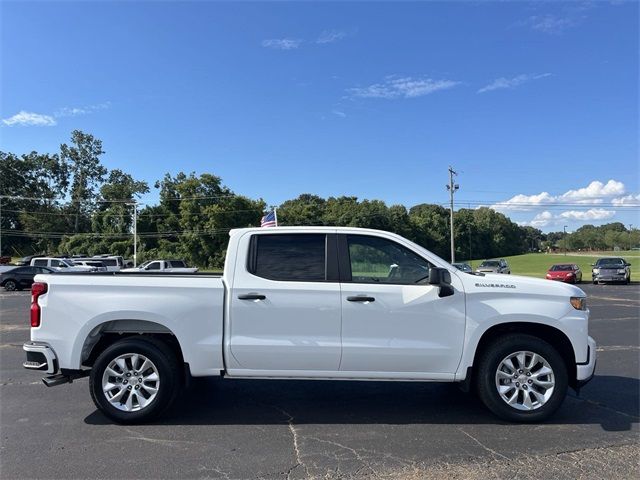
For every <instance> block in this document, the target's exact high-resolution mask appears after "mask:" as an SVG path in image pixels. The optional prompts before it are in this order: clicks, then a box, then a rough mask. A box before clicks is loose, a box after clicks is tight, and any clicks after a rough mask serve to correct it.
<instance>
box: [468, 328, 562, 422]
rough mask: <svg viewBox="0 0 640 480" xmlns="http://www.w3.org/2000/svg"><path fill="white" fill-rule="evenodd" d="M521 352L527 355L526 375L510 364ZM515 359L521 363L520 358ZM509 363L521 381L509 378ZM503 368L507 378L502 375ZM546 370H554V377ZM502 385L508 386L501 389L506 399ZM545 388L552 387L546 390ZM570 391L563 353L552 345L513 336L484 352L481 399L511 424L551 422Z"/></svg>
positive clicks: (479, 377) (479, 380)
mask: <svg viewBox="0 0 640 480" xmlns="http://www.w3.org/2000/svg"><path fill="white" fill-rule="evenodd" d="M517 352H526V354H525V357H524V358H525V368H523V369H522V370H523V373H522V374H520V373H519V369H518V368H515V364H514V363H513V362H512V361H511V360H508V359H509V357H510V356H512V355H513V354H515V353H517ZM532 353H533V354H536V355H537V358H538V359H539V361H538V363H533V362H532V360H533V357H532V356H531V354H532ZM515 359H516V361H517V360H518V357H517V356H516V357H515ZM505 361H506V363H507V364H509V362H511V363H510V365H511V367H512V368H513V370H514V374H518V377H517V379H516V378H514V377H513V376H512V375H511V373H509V374H506V372H507V371H508V368H507V365H505ZM518 363H519V362H518ZM526 366H529V367H530V373H531V375H530V376H527V374H526V373H527V368H526ZM499 368H500V369H501V371H502V372H505V375H502V374H499V373H498V369H499ZM543 368H550V369H551V374H550V375H549V374H546V375H545V374H544V372H545V371H546V370H544V371H543ZM514 380H519V381H514ZM525 381H526V382H527V384H525V383H524V382H525ZM498 382H500V383H502V382H504V384H502V385H501V387H502V388H503V395H504V396H505V398H504V399H503V396H502V395H501V394H500V392H499V391H498ZM534 382H535V383H534ZM542 384H545V385H547V386H549V385H551V387H550V388H543V387H542ZM516 385H519V387H516ZM567 387H568V375H567V367H566V365H565V363H564V360H563V358H562V356H561V355H560V353H559V352H558V351H557V350H556V349H555V348H554V347H552V346H551V345H550V344H549V343H547V342H545V341H544V340H541V339H540V338H538V337H534V336H532V335H524V334H510V335H505V336H503V337H500V338H498V339H497V340H495V341H494V342H493V343H491V344H490V345H489V346H488V347H487V348H486V349H484V351H483V352H482V353H481V356H480V358H479V363H478V375H477V376H476V388H477V391H478V396H479V397H480V399H481V400H482V402H483V403H484V404H485V405H486V406H487V408H488V409H489V410H491V411H492V412H493V413H494V414H495V415H497V416H498V417H500V418H501V419H503V420H507V421H509V422H524V423H528V422H540V421H542V420H545V419H547V418H549V417H550V416H551V415H552V414H553V413H555V411H556V410H558V408H560V406H561V405H562V402H563V401H564V399H565V397H566V394H567ZM509 388H510V389H511V390H509ZM525 388H526V390H524V389H525ZM549 390H551V391H550V392H549ZM514 392H516V393H515V395H516V396H515V400H514V401H513V406H512V405H510V404H509V403H507V400H506V398H507V397H510V398H514ZM527 396H528V398H529V401H528V402H527V401H526V398H527ZM537 399H540V401H538V400H537Z"/></svg>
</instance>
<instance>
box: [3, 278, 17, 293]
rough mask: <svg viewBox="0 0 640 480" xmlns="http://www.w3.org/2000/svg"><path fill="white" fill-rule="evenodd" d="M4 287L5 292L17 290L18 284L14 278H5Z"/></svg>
mask: <svg viewBox="0 0 640 480" xmlns="http://www.w3.org/2000/svg"><path fill="white" fill-rule="evenodd" d="M4 289H5V290H6V291H7V292H15V291H16V290H18V284H17V283H16V282H15V281H14V280H7V281H6V282H4Z"/></svg>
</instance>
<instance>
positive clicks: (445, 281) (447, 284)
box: [429, 267, 454, 297]
mask: <svg viewBox="0 0 640 480" xmlns="http://www.w3.org/2000/svg"><path fill="white" fill-rule="evenodd" d="M429 285H434V286H438V287H440V292H439V293H438V296H439V297H448V296H450V295H453V293H454V290H453V287H452V286H451V273H449V270H447V269H446V268H439V267H432V268H431V269H430V270H429Z"/></svg>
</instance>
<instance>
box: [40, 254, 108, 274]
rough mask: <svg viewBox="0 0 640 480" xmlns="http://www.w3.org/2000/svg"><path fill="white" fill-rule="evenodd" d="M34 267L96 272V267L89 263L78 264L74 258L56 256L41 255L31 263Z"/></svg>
mask: <svg viewBox="0 0 640 480" xmlns="http://www.w3.org/2000/svg"><path fill="white" fill-rule="evenodd" d="M29 265H31V266H32V267H49V268H53V269H54V270H57V271H63V270H64V271H65V272H95V271H97V268H96V267H91V266H88V265H76V264H75V263H74V262H73V261H72V260H69V259H67V258H55V257H39V258H34V259H32V260H31V263H30V264H29Z"/></svg>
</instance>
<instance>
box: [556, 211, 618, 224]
mask: <svg viewBox="0 0 640 480" xmlns="http://www.w3.org/2000/svg"><path fill="white" fill-rule="evenodd" d="M615 214H616V212H615V210H605V209H604V208H590V209H589V210H569V211H567V212H562V213H561V214H560V215H558V218H559V219H565V220H579V221H583V222H584V221H592V220H608V219H609V218H612V217H613V216H614V215H615Z"/></svg>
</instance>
